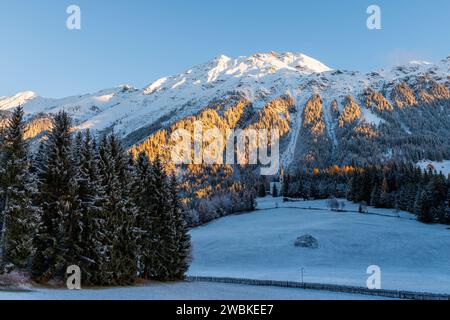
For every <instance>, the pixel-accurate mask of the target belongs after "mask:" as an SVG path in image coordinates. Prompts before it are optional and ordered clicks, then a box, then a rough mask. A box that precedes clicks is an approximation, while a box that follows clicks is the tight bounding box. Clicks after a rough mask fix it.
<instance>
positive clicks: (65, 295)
mask: <svg viewBox="0 0 450 320" xmlns="http://www.w3.org/2000/svg"><path fill="white" fill-rule="evenodd" d="M24 299H27V300H78V299H88V300H348V299H352V300H375V299H381V298H380V297H373V296H363V295H353V294H345V293H344V294H343V293H333V292H326V291H312V290H302V289H292V288H277V287H259V286H258V287H256V286H246V285H235V284H222V283H207V282H192V283H190V282H180V283H166V284H163V283H155V284H150V285H146V286H135V287H125V288H112V289H99V290H79V291H71V290H55V289H33V291H31V292H4V291H0V300H24Z"/></svg>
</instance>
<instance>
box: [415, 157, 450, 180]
mask: <svg viewBox="0 0 450 320" xmlns="http://www.w3.org/2000/svg"><path fill="white" fill-rule="evenodd" d="M430 165H431V166H432V168H434V170H436V172H437V173H439V172H442V174H443V175H444V176H446V177H447V176H448V175H449V174H450V160H445V161H440V162H439V161H429V160H423V161H420V162H418V163H417V166H418V167H419V168H421V169H423V170H428V168H429V166H430Z"/></svg>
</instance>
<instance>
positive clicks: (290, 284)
mask: <svg viewBox="0 0 450 320" xmlns="http://www.w3.org/2000/svg"><path fill="white" fill-rule="evenodd" d="M186 280H187V281H199V282H218V283H229V284H242V285H251V286H269V287H282V288H299V289H308V290H321V291H330V292H342V293H352V294H361V295H370V296H378V297H386V298H393V299H408V300H450V294H436V293H427V292H413V291H400V290H384V289H381V290H378V289H373V290H372V289H368V288H364V287H356V286H346V285H338V284H320V283H308V282H303V283H302V282H294V281H280V280H258V279H243V278H227V277H202V276H187V277H186Z"/></svg>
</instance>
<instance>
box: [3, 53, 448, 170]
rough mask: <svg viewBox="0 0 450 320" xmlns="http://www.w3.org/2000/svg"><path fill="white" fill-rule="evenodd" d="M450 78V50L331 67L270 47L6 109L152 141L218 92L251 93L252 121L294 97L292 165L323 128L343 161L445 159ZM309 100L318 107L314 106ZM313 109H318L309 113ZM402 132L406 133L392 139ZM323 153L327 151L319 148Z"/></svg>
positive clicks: (8, 100)
mask: <svg viewBox="0 0 450 320" xmlns="http://www.w3.org/2000/svg"><path fill="white" fill-rule="evenodd" d="M449 83H450V57H449V58H447V59H444V60H442V61H440V62H438V63H435V64H432V63H428V62H423V61H412V62H410V63H408V64H406V65H402V66H398V67H395V68H393V69H391V70H379V71H376V72H370V73H366V74H364V73H360V72H357V71H346V70H339V69H333V68H329V67H327V66H326V65H325V64H323V63H321V62H319V61H317V60H315V59H313V58H310V57H308V56H306V55H304V54H294V53H276V52H270V53H260V54H255V55H252V56H250V57H238V58H230V57H227V56H223V55H221V56H219V57H217V58H215V59H213V60H211V61H209V62H207V63H205V64H202V65H198V66H195V67H193V68H191V69H189V70H187V71H185V72H184V73H181V74H178V75H175V76H169V77H165V78H161V79H159V80H157V81H154V82H153V83H151V84H150V85H148V86H146V87H145V88H142V89H136V88H134V87H132V86H129V85H121V86H118V87H115V88H110V89H105V90H101V91H99V92H96V93H93V94H85V95H80V96H73V97H67V98H63V99H51V98H44V97H41V96H39V95H38V94H37V93H33V92H22V93H18V94H17V95H15V96H13V97H0V110H2V111H10V110H11V109H12V108H15V107H16V106H18V105H22V106H23V107H24V109H25V112H26V114H27V115H28V116H29V118H30V119H36V118H39V117H43V116H45V114H51V113H55V112H58V111H59V110H62V109H64V110H66V111H67V112H69V113H70V114H71V115H72V116H73V118H74V120H75V123H76V125H77V127H78V128H79V129H87V128H90V129H91V130H93V131H96V132H107V131H110V130H114V132H115V133H116V134H118V135H120V136H121V137H122V138H124V139H126V141H127V143H128V144H129V145H133V144H140V143H142V142H143V141H144V140H145V139H146V138H147V137H149V136H151V135H152V134H154V133H155V130H156V129H161V128H164V127H165V126H166V127H167V126H169V125H173V124H174V123H176V122H177V121H179V120H181V119H184V118H186V117H188V116H192V115H197V114H199V113H200V112H201V111H202V110H204V109H205V108H207V107H211V105H213V104H214V103H216V102H217V101H230V99H232V101H236V100H243V99H244V100H246V101H248V102H249V103H250V104H251V109H252V112H253V113H254V115H255V116H254V117H253V118H252V117H250V118H249V119H250V120H249V119H247V125H248V121H250V122H251V121H257V120H255V119H256V118H255V117H256V115H257V114H258V111H260V110H263V109H264V107H267V106H268V105H270V102H271V101H274V100H276V99H279V98H280V97H289V99H291V100H292V102H291V103H292V108H290V109H289V111H288V113H289V121H288V123H287V125H288V126H289V132H288V133H287V134H286V135H285V137H284V140H285V141H284V144H283V149H282V150H283V156H282V158H283V162H284V164H285V165H288V164H290V163H291V162H293V161H294V158H298V157H300V158H303V157H305V156H307V155H308V153H310V152H311V150H309V149H311V146H310V145H309V144H306V145H305V143H302V141H300V140H302V138H304V139H303V141H304V140H305V139H313V140H314V141H316V142H318V141H322V140H320V139H319V140H317V138H318V136H321V135H322V136H323V139H325V140H326V141H327V143H329V148H328V149H329V153H330V154H331V158H332V159H334V160H333V161H335V162H339V163H345V162H349V161H351V160H352V159H353V158H354V157H357V156H360V157H362V158H364V159H366V158H370V156H368V155H367V154H366V153H369V155H370V153H373V152H375V153H377V154H375V155H373V156H374V157H375V158H376V159H378V160H380V159H384V158H389V157H396V156H397V157H398V156H405V154H407V156H408V157H410V156H413V157H414V158H417V159H416V160H420V158H421V157H427V158H431V160H442V158H446V157H449V156H450V155H449V153H450V147H449V145H448V143H449V142H448V140H450V139H448V137H450V125H449V123H450V119H449V117H450V111H449V110H450V104H449V99H450V89H449V88H450V85H449ZM315 95H317V96H319V97H320V101H319V100H317V101H318V102H320V103H318V102H317V103H316V104H318V106H317V110H316V108H314V107H312V104H313V103H312V102H311V101H312V100H311V99H312V97H314V96H315ZM349 98H351V100H349ZM233 99H234V100H233ZM352 101H353V102H354V104H352V103H351V102H352ZM308 102H310V104H309V106H310V108H307V109H306V110H305V106H308ZM227 106H228V107H230V106H231V105H230V104H227ZM310 109H311V110H316V111H317V112H315V113H314V112H312V113H311V114H309V113H310V112H311V110H310ZM305 117H307V118H308V119H309V122H308V123H306V122H305ZM311 117H312V118H314V119H311ZM252 119H253V120H252ZM311 121H312V122H311ZM430 122H431V123H430ZM309 125H310V126H309ZM155 128H156V129H155ZM317 129H319V131H317ZM308 131H309V136H308ZM137 133H138V134H137ZM33 136H34V135H33ZM421 136H422V138H423V139H425V140H424V141H427V142H429V141H434V142H435V143H436V144H441V140H442V138H443V139H444V145H441V146H440V147H439V148H438V149H435V150H434V151H436V152H431V151H433V150H432V148H433V147H434V146H433V145H429V143H425V144H424V143H423V141H420V142H419V141H416V140H420V138H421ZM394 137H395V138H396V139H397V140H395V141H388V140H389V139H391V138H394ZM352 139H354V140H358V143H362V144H364V141H363V142H361V141H360V140H361V139H363V140H365V141H366V142H367V141H370V142H371V143H372V144H374V145H376V146H377V148H375V149H373V150H372V151H369V150H367V146H363V150H360V151H358V150H356V151H355V150H352V151H351V152H353V153H355V155H354V156H348V155H347V156H342V155H341V154H339V152H344V151H345V150H347V149H348V148H349V147H350V146H349V143H350V142H351V140H352ZM325 140H324V141H325ZM445 140H447V142H446V143H445ZM399 141H400V142H401V144H400V145H399V144H398V143H399ZM415 144H417V145H419V149H421V150H422V149H424V148H423V145H429V149H430V150H428V149H427V148H425V149H426V150H422V153H421V154H416V153H417V152H419V151H418V149H417V148H414V147H411V145H415ZM400 147H401V148H400ZM342 148H344V149H345V150H344V149H342ZM340 149H341V150H340ZM428 151H430V152H428ZM336 152H337V153H338V154H336ZM313 153H314V152H313ZM419 153H420V152H419ZM431 153H433V154H431ZM306 158H307V157H306ZM313 158H314V157H313ZM313 162H315V163H317V162H321V161H319V159H317V155H316V156H315V159H313Z"/></svg>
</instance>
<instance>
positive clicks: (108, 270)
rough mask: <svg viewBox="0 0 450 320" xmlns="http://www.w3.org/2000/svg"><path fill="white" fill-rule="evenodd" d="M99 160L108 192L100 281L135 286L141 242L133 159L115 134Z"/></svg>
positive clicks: (107, 139) (107, 140) (106, 140)
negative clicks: (131, 163)
mask: <svg viewBox="0 0 450 320" xmlns="http://www.w3.org/2000/svg"><path fill="white" fill-rule="evenodd" d="M99 157H100V161H99V176H100V181H101V187H102V188H103V190H104V192H105V200H104V201H103V203H102V207H101V210H102V213H101V215H102V219H103V220H104V227H103V228H104V242H103V244H102V247H103V251H104V263H102V266H101V270H100V273H99V281H100V282H101V284H107V285H124V284H131V283H133V282H134V280H135V278H136V276H137V257H136V253H137V248H136V246H137V242H136V241H137V239H136V232H135V218H136V208H135V206H134V202H133V201H132V199H131V190H132V189H131V186H132V181H133V180H132V177H133V175H132V171H131V169H130V166H129V161H128V160H129V158H128V156H127V154H126V153H125V151H124V150H123V148H122V146H121V144H120V142H119V140H118V139H117V137H116V136H114V135H111V136H109V137H104V138H103V139H102V141H101V144H100V148H99Z"/></svg>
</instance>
